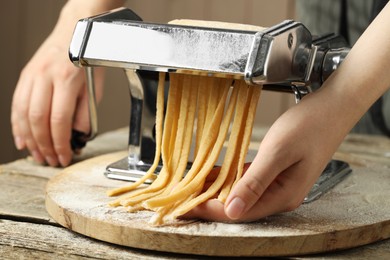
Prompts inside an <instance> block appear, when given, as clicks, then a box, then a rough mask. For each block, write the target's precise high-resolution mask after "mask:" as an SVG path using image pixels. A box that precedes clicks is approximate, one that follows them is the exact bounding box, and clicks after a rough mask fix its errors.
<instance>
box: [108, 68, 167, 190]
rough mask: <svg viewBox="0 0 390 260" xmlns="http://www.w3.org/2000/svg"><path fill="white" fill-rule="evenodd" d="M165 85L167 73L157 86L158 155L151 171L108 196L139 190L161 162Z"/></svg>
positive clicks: (162, 74)
mask: <svg viewBox="0 0 390 260" xmlns="http://www.w3.org/2000/svg"><path fill="white" fill-rule="evenodd" d="M164 84H165V73H164V72H160V73H159V79H158V86H157V104H156V153H155V155H154V160H153V164H152V166H151V167H150V169H149V170H148V171H147V172H146V174H145V175H144V176H143V177H142V178H141V179H139V180H138V181H136V182H134V183H132V184H130V185H127V186H124V187H120V188H118V189H113V190H110V191H108V192H107V195H108V196H115V195H118V194H122V193H124V192H128V191H131V190H133V189H135V188H137V187H138V186H139V185H141V184H143V183H144V182H145V181H146V180H147V179H149V178H150V177H151V176H152V175H153V174H154V171H155V170H156V168H157V166H158V163H159V162H160V156H161V142H162V125H163V118H164Z"/></svg>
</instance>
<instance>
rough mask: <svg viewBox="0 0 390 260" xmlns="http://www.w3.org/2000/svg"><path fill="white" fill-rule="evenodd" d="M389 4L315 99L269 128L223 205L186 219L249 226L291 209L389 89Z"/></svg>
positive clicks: (213, 204)
mask: <svg viewBox="0 0 390 260" xmlns="http://www.w3.org/2000/svg"><path fill="white" fill-rule="evenodd" d="M389 24H390V4H387V6H386V7H385V8H384V9H383V11H382V12H381V13H380V14H379V15H378V17H377V18H376V19H375V20H374V21H373V23H372V24H371V25H370V26H369V28H368V29H367V30H366V31H365V32H364V34H363V35H362V36H361V37H360V39H359V40H358V42H357V43H356V44H355V46H354V47H353V49H352V50H351V52H350V53H349V54H348V56H347V58H346V59H345V61H344V62H343V64H342V65H341V66H340V68H339V69H338V70H337V71H335V72H334V73H333V74H332V75H331V77H330V78H329V79H328V80H327V81H326V82H325V83H324V85H323V86H322V88H321V89H320V90H318V91H317V92H315V93H312V94H309V95H307V96H306V97H305V98H304V99H303V100H302V101H301V102H300V103H299V104H297V105H296V106H294V107H292V108H291V109H289V110H288V111H287V112H286V113H284V114H283V115H282V116H281V117H280V118H279V119H278V120H277V121H276V122H275V123H274V124H273V125H272V127H271V128H270V130H269V132H268V133H267V135H266V136H265V138H264V140H263V141H262V143H261V145H260V147H259V150H258V153H257V156H256V158H255V159H254V161H253V163H252V164H251V166H250V167H249V168H248V170H247V171H246V173H245V175H244V176H243V178H242V179H241V180H240V181H239V182H238V183H237V185H236V186H235V187H234V188H233V189H232V191H231V193H230V195H229V197H228V199H227V200H226V203H225V205H222V203H220V202H218V201H217V200H210V201H208V202H206V203H205V204H203V205H201V206H200V207H198V208H196V209H195V210H194V211H193V212H192V213H191V215H192V216H196V217H201V218H204V219H211V220H234V221H250V220H255V219H260V218H263V217H265V216H268V215H272V214H275V213H279V212H286V211H291V210H293V209H295V208H297V207H298V206H299V205H300V204H301V203H302V201H303V199H304V197H305V196H306V195H307V193H308V192H309V190H310V189H311V187H312V186H313V184H314V183H315V181H316V180H317V179H318V177H319V175H320V174H321V172H322V171H323V169H324V168H325V166H326V164H327V163H328V162H329V160H330V159H331V157H332V156H333V154H334V153H335V151H336V150H337V148H338V146H339V145H340V144H341V142H342V141H343V139H344V138H345V136H346V135H347V134H348V133H349V131H350V130H351V129H352V127H353V126H354V125H355V124H356V123H357V121H358V120H359V119H360V118H361V117H362V116H363V114H364V113H365V112H366V111H367V110H368V109H369V107H370V106H371V105H372V104H373V103H374V102H375V100H376V99H378V98H379V97H380V96H381V95H383V94H384V92H385V91H386V90H387V89H389V86H390V26H389Z"/></svg>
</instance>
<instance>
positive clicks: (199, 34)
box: [69, 8, 351, 201]
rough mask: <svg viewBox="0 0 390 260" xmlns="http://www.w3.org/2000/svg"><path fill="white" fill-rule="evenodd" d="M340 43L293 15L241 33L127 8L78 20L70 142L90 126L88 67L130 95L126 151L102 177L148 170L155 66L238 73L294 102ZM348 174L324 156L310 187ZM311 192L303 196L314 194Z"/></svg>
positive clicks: (313, 85) (332, 60)
mask: <svg viewBox="0 0 390 260" xmlns="http://www.w3.org/2000/svg"><path fill="white" fill-rule="evenodd" d="M346 46H347V45H346V43H345V41H343V39H341V38H340V37H338V36H337V35H334V34H328V35H324V36H321V37H313V36H312V34H311V33H310V32H309V30H308V29H307V28H306V27H305V26H304V25H303V24H301V23H299V22H296V21H292V20H288V21H284V22H282V23H280V24H277V25H275V26H272V27H269V28H266V29H264V30H262V31H245V30H231V29H215V28H204V27H194V26H180V25H172V24H155V23H146V22H142V21H141V18H140V17H139V16H138V15H136V14H135V13H134V12H132V11H131V10H130V9H126V8H120V9H116V10H113V11H111V12H108V13H104V14H101V15H97V16H94V17H90V18H86V19H82V20H80V21H79V22H78V23H77V25H76V27H75V31H74V34H73V38H72V41H71V44H70V48H69V56H70V59H71V61H72V62H73V63H74V64H75V65H77V66H81V67H85V68H86V71H87V80H88V88H89V94H90V98H89V100H90V102H89V103H90V121H91V133H90V134H89V135H81V136H80V135H79V136H78V139H77V140H74V144H75V146H77V145H80V144H81V145H82V144H83V143H85V142H86V141H87V140H89V139H91V138H93V137H94V136H95V135H96V132H97V118H96V105H95V101H94V86H93V85H94V82H93V67H95V66H105V67H118V68H122V69H124V71H125V73H126V75H127V78H128V81H129V89H130V97H131V111H130V133H129V146H128V150H129V154H128V157H127V158H124V159H122V160H120V161H118V162H115V163H113V164H111V165H109V166H108V167H107V171H106V175H107V176H108V177H110V178H116V179H124V180H135V179H138V178H139V176H141V175H143V174H144V172H145V171H146V170H147V169H148V168H149V165H150V164H148V163H150V162H151V160H152V159H153V155H154V149H155V148H154V141H153V130H152V129H153V126H154V121H153V120H150V115H153V114H154V113H155V112H154V110H153V98H155V97H154V93H153V92H154V91H155V89H156V87H155V86H154V84H155V82H156V81H155V79H154V78H155V76H156V74H158V73H156V72H159V71H163V72H177V73H193V72H196V73H197V74H203V75H207V76H216V77H232V78H240V79H245V81H246V82H247V83H248V84H252V85H262V87H263V89H265V90H273V91H281V92H291V93H293V94H294V95H295V98H296V101H297V102H298V101H299V100H300V99H301V98H302V97H303V96H304V95H306V94H307V93H310V92H313V91H315V90H316V89H318V88H319V87H320V86H321V84H322V83H323V82H324V81H325V80H326V78H327V77H328V76H329V75H330V74H331V73H332V72H333V71H334V70H335V69H336V68H337V67H338V66H339V65H340V63H341V62H342V60H343V59H344V58H345V56H346V55H347V54H348V51H349V49H348V48H347V47H346ZM148 102H149V103H152V104H151V105H150V104H149V105H148ZM149 107H152V109H148V108H149ZM143 115H149V116H143ZM148 119H149V120H148ZM350 172H351V169H350V168H349V166H348V164H346V163H344V162H340V161H332V162H330V164H329V165H328V167H327V168H326V170H325V171H324V174H323V176H322V177H321V178H320V179H319V182H320V181H321V182H322V184H321V183H319V182H318V183H317V184H316V185H315V187H313V190H312V192H314V193H315V194H317V195H318V194H321V193H322V192H323V191H324V190H326V189H328V188H329V187H331V186H332V185H334V184H335V183H337V182H338V181H339V180H341V179H342V178H344V177H345V176H346V175H347V174H349V173H350ZM150 181H151V180H150ZM315 188H318V190H317V192H315V191H314V189H315ZM314 193H313V194H314ZM313 194H312V195H310V196H309V197H308V198H307V201H309V200H312V199H313V198H315V197H316V196H317V195H313Z"/></svg>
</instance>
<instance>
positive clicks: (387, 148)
mask: <svg viewBox="0 0 390 260" xmlns="http://www.w3.org/2000/svg"><path fill="white" fill-rule="evenodd" d="M363 139H364V140H365V141H366V142H368V143H367V144H368V146H372V148H373V149H367V147H365V149H362V147H361V146H360V145H359V142H361V140H362V138H361V136H354V135H351V136H349V137H348V138H347V139H346V140H345V142H344V143H343V144H342V145H341V147H340V149H339V152H338V153H337V154H336V156H337V157H338V158H341V159H342V158H343V157H345V156H348V157H349V161H350V160H351V156H352V157H353V158H352V161H354V160H356V163H361V162H362V161H365V160H367V161H370V160H371V161H376V162H380V163H382V164H383V166H384V167H388V168H389V171H390V140H389V139H386V138H382V137H363ZM126 144H127V129H119V130H117V131H113V132H110V133H106V134H103V135H101V136H99V137H98V138H97V139H95V140H94V141H92V142H90V143H89V144H88V146H87V148H86V149H85V151H84V152H83V154H82V155H81V156H79V157H78V158H76V161H79V160H84V159H86V158H90V157H93V156H96V155H100V154H105V153H110V152H113V151H118V150H125V149H126ZM60 170H61V169H60V168H51V167H44V166H40V165H36V164H34V163H33V162H31V160H30V159H29V158H27V159H21V160H17V161H14V162H11V163H8V164H5V165H1V166H0V190H1V193H0V256H1V257H0V258H1V259H26V258H27V259H31V258H33V259H35V258H37V259H86V258H88V259H91V258H92V259H124V258H126V259H132V258H137V259H140V258H141V259H199V256H189V255H178V254H170V253H162V252H154V251H146V250H139V249H133V248H125V247H120V246H116V245H112V244H108V243H105V242H101V241H97V240H94V239H91V238H88V237H85V236H82V235H79V234H76V233H73V232H71V231H69V230H67V229H65V228H63V227H61V226H59V225H58V224H57V223H55V222H54V221H53V220H52V219H51V218H50V216H49V215H48V213H47V212H46V209H45V185H46V183H47V181H48V180H49V179H50V178H51V177H52V176H53V175H54V174H56V173H57V172H59V171H60ZM289 259H390V240H389V239H388V240H385V241H381V242H377V243H374V244H371V245H367V246H363V247H360V248H355V249H351V250H345V251H340V252H334V253H328V254H321V255H313V256H302V257H294V258H289Z"/></svg>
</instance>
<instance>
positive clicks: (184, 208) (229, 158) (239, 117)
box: [172, 82, 248, 217]
mask: <svg viewBox="0 0 390 260" xmlns="http://www.w3.org/2000/svg"><path fill="white" fill-rule="evenodd" d="M238 88H239V93H238V99H237V102H236V112H235V115H234V120H233V126H232V131H231V134H230V138H229V144H228V147H227V150H226V154H225V158H224V161H223V164H222V167H221V170H220V172H219V174H218V177H217V179H216V180H215V181H214V183H213V184H212V185H211V186H210V187H209V188H208V189H207V191H206V192H204V193H202V194H201V195H199V196H198V197H196V198H195V199H193V200H191V201H189V202H188V203H186V204H182V205H181V207H179V208H177V209H176V210H175V211H174V212H173V213H172V215H173V217H177V216H180V215H183V214H185V213H187V212H188V211H190V210H191V209H193V208H194V207H196V206H197V205H199V204H201V203H202V202H204V201H206V200H208V199H209V198H211V197H212V196H214V195H215V194H216V193H217V192H218V190H219V189H220V188H221V187H222V186H223V184H224V183H225V180H226V178H227V176H228V174H229V172H230V169H231V167H232V163H233V161H234V158H235V157H234V156H235V152H236V149H237V146H238V143H239V137H240V132H241V125H242V122H243V118H244V114H245V107H246V98H247V92H248V91H247V89H248V88H247V86H246V84H245V83H243V82H240V84H239V85H238ZM225 127H226V128H228V127H229V125H225ZM223 131H227V129H226V130H225V129H223ZM233 168H235V167H234V166H233Z"/></svg>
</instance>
